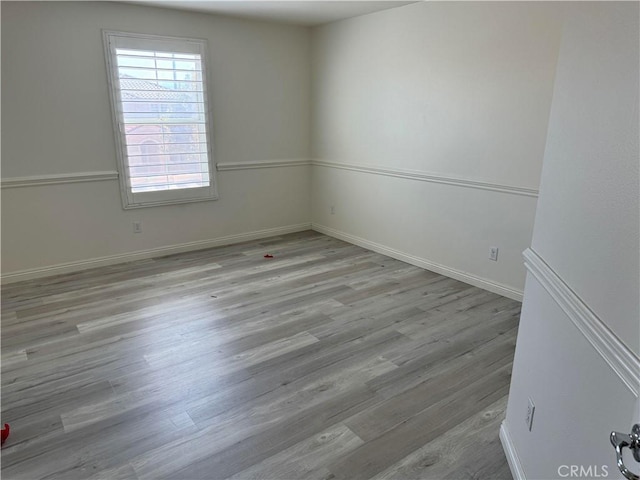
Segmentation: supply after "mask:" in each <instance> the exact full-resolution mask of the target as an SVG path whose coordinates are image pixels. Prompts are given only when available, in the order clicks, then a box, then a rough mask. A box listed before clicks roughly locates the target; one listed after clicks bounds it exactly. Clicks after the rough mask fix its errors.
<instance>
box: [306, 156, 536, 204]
mask: <svg viewBox="0 0 640 480" xmlns="http://www.w3.org/2000/svg"><path fill="white" fill-rule="evenodd" d="M311 164H312V165H314V166H317V167H326V168H338V169H341V170H351V171H354V172H362V173H369V174H374V175H384V176H387V177H396V178H406V179H409V180H416V181H421V182H431V183H442V184H445V185H454V186H457V187H466V188H476V189H480V190H489V191H492V192H499V193H507V194H511V195H522V196H525V197H534V198H537V197H538V190H536V189H533V188H527V187H518V186H513V185H506V184H501V183H491V182H487V181H484V180H474V179H471V178H462V177H452V176H447V175H440V174H438V173H430V172H422V171H419V170H404V169H399V168H388V167H376V166H368V165H359V164H355V163H342V162H331V161H326V160H318V159H315V160H312V161H311Z"/></svg>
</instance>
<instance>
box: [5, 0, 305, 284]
mask: <svg viewBox="0 0 640 480" xmlns="http://www.w3.org/2000/svg"><path fill="white" fill-rule="evenodd" d="M103 28H105V29H112V30H124V31H132V32H140V33H151V34H159V35H174V36H191V37H200V38H206V39H207V40H208V42H209V55H210V58H209V60H210V62H209V67H210V85H209V87H210V94H211V99H210V105H211V106H212V120H213V128H214V138H213V147H214V156H215V161H216V162H218V163H226V164H229V163H231V164H233V163H239V162H259V161H264V160H296V159H307V158H308V157H309V112H310V109H309V102H310V100H309V83H310V82H309V71H310V67H309V34H308V30H307V29H305V28H301V27H294V26H284V25H278V24H273V23H262V22H254V21H246V20H239V19H232V18H227V17H220V16H212V15H206V14H198V13H186V12H179V11H174V10H167V9H160V8H150V7H143V6H134V5H124V4H116V3H107V2H3V3H2V74H3V75H2V91H3V95H2V127H3V128H2V178H3V181H6V180H10V179H11V178H15V177H31V176H40V175H52V174H72V173H77V172H95V171H114V170H116V154H115V142H114V134H113V129H112V123H111V112H110V106H109V97H108V89H107V75H106V71H105V61H104V54H103V46H102V36H101V29H103ZM309 176H310V175H309V167H308V166H297V167H283V168H268V169H261V170H238V171H225V172H219V173H218V182H219V189H220V200H218V201H214V202H205V203H194V204H185V205H179V206H178V205H176V206H168V207H154V208H144V209H137V210H132V211H124V210H123V209H122V207H121V203H120V198H119V197H120V195H119V191H118V182H117V180H111V181H104V182H92V183H73V184H62V185H52V186H37V187H24V188H11V189H4V188H3V191H2V272H3V274H7V273H12V272H18V271H24V270H28V269H41V268H43V267H50V266H52V265H57V264H65V263H68V262H82V261H85V260H89V259H94V258H96V257H105V256H113V255H123V254H127V253H130V252H136V251H141V250H149V249H158V248H162V247H167V246H171V245H177V244H184V243H190V242H206V241H208V240H212V239H220V238H228V237H229V236H234V235H235V236H237V235H243V234H247V233H251V232H256V231H264V230H268V231H270V232H277V231H286V230H287V229H291V228H293V229H295V228H296V227H297V228H304V225H307V226H308V223H309V216H310V213H309V189H310V186H309ZM133 220H141V221H142V223H143V232H142V233H141V234H135V235H134V234H133V231H132V221H133ZM234 238H236V237H234ZM9 277H11V275H9Z"/></svg>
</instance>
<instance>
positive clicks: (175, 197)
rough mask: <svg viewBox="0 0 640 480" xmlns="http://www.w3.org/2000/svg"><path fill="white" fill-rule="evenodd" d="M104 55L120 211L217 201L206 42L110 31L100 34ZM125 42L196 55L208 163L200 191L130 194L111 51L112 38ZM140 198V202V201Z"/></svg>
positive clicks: (116, 75) (189, 189)
mask: <svg viewBox="0 0 640 480" xmlns="http://www.w3.org/2000/svg"><path fill="white" fill-rule="evenodd" d="M102 36H103V44H104V55H105V60H106V67H107V80H108V85H109V99H110V102H111V114H112V115H111V117H112V121H113V133H114V137H115V145H116V156H117V163H118V172H119V180H120V193H121V197H122V207H123V208H124V209H125V210H128V209H133V208H144V207H155V206H159V205H174V204H180V203H192V202H203V201H210V200H217V199H218V182H217V177H216V166H215V162H214V160H213V133H212V132H213V127H212V123H211V114H210V110H209V104H210V102H209V95H210V93H209V88H208V87H209V85H208V78H209V75H208V73H209V68H208V64H209V58H208V56H207V41H206V40H205V39H198V38H182V37H168V36H160V35H147V34H138V33H130V32H121V31H114V30H103V31H102ZM118 37H120V38H126V39H127V40H128V41H134V40H137V41H138V42H139V45H140V48H149V49H151V50H155V49H157V48H158V43H164V44H165V45H166V47H167V48H168V49H170V50H171V51H174V52H181V53H199V54H200V56H201V65H202V84H203V89H204V95H203V100H204V114H205V129H206V136H207V155H208V160H209V162H208V163H209V186H208V187H202V188H185V189H176V190H163V191H157V192H139V193H133V192H132V191H131V188H130V182H129V167H128V164H127V153H126V152H127V146H126V142H125V139H124V134H123V131H122V130H121V125H122V124H123V119H122V118H121V117H120V114H119V113H118V112H119V111H120V108H119V106H120V105H122V101H121V99H120V95H119V89H118V88H117V85H118V73H117V67H116V65H115V49H112V48H111V43H112V42H111V39H112V38H118ZM141 197H144V198H141Z"/></svg>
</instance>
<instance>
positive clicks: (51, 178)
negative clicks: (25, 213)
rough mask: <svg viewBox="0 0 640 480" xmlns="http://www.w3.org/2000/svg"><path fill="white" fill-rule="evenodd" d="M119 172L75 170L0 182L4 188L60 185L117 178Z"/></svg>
mask: <svg viewBox="0 0 640 480" xmlns="http://www.w3.org/2000/svg"><path fill="white" fill-rule="evenodd" d="M117 179H118V172H116V171H115V170H114V171H105V172H75V173H61V174H53V175H30V176H27V177H8V178H3V179H2V182H0V186H2V188H23V187H37V186H42V185H60V184H63V183H81V182H103V181H106V180H117Z"/></svg>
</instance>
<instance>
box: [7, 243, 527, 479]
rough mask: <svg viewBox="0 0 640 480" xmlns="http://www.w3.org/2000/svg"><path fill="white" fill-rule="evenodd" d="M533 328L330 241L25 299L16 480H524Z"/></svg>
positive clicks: (14, 296)
mask: <svg viewBox="0 0 640 480" xmlns="http://www.w3.org/2000/svg"><path fill="white" fill-rule="evenodd" d="M267 253H269V254H273V255H274V257H275V258H273V259H265V258H263V255H264V254H267ZM519 313H520V304H519V303H518V302H515V301H512V300H509V299H506V298H503V297H500V296H499V295H495V294H493V293H488V292H486V291H483V290H480V289H478V288H475V287H471V286H469V285H466V284H464V283H461V282H458V281H455V280H452V279H449V278H446V277H443V276H440V275H437V274H435V273H431V272H428V271H425V270H422V269H420V268H417V267H413V266H411V265H407V264H405V263H402V262H400V261H397V260H393V259H390V258H388V257H385V256H383V255H379V254H376V253H373V252H370V251H367V250H364V249H362V248H360V247H356V246H353V245H350V244H347V243H344V242H341V241H339V240H335V239H333V238H330V237H327V236H324V235H320V234H317V233H314V232H303V233H299V234H292V235H287V236H283V237H279V238H271V239H267V240H263V241H255V242H249V243H245V244H240V245H233V246H228V247H221V248H215V249H210V250H204V251H199V252H192V253H186V254H180V255H174V256H170V257H165V258H160V259H155V260H146V261H139V262H134V263H130V264H125V265H117V266H112V267H104V268H100V269H95V270H91V271H84V272H80V273H75V274H69V275H62V276H57V277H51V278H47V279H43V280H34V281H30V282H22V283H19V284H18V283H17V284H10V285H8V286H5V287H3V288H2V421H3V422H8V423H10V424H11V426H12V434H11V436H10V437H9V440H8V442H7V444H5V447H4V448H3V450H2V478H4V479H13V478H24V479H43V478H47V479H51V478H57V479H65V480H73V479H80V478H91V479H98V478H104V479H125V478H127V479H129V478H132V479H136V478H137V479H141V480H144V479H156V478H171V479H199V478H207V479H226V478H233V479H282V480H285V479H325V480H328V479H345V480H346V479H365V478H375V479H409V478H411V479H416V478H422V479H441V478H448V479H463V478H473V479H510V478H511V475H510V473H509V469H508V466H507V463H506V460H505V457H504V454H503V452H502V448H501V446H500V443H499V440H498V430H499V425H500V422H501V420H502V419H503V417H504V410H505V405H506V395H507V391H508V387H509V378H510V373H511V365H512V360H513V353H514V347H515V338H516V329H517V324H518V318H519Z"/></svg>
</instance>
